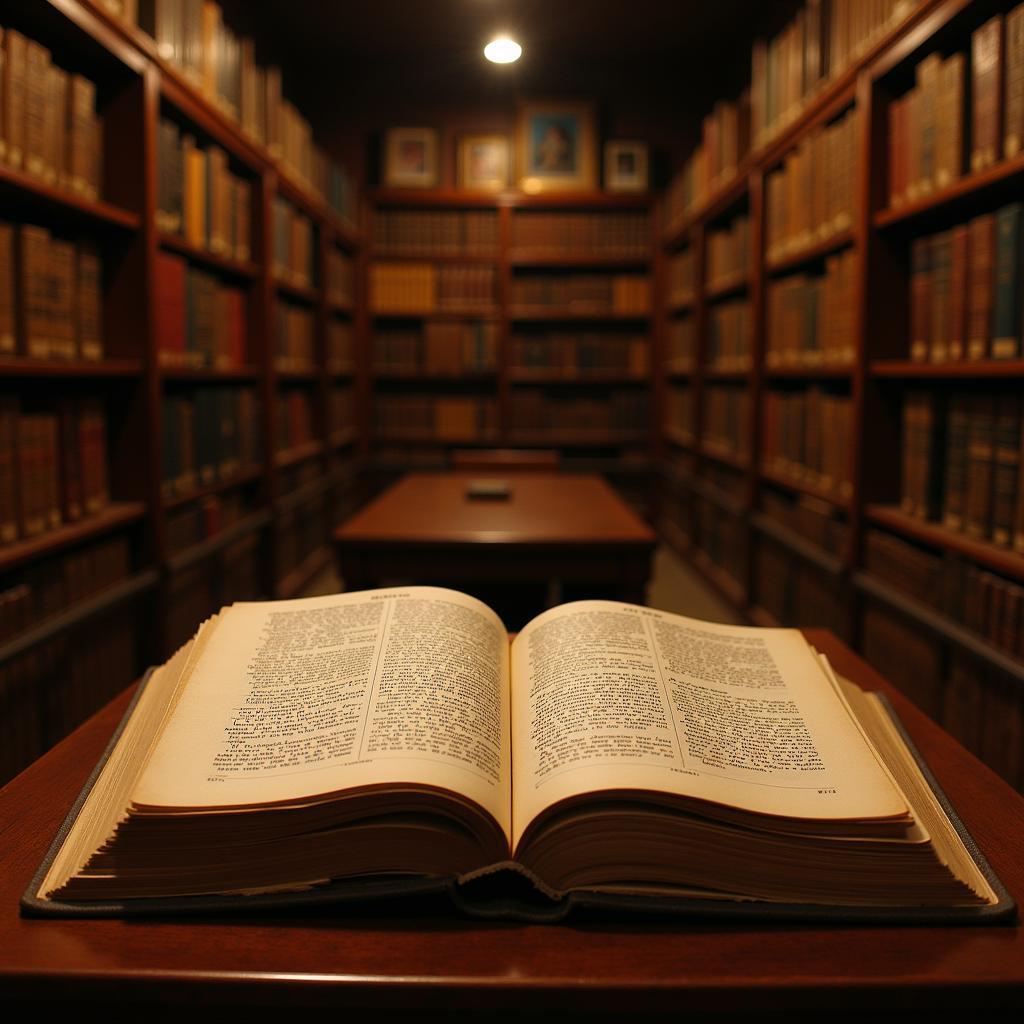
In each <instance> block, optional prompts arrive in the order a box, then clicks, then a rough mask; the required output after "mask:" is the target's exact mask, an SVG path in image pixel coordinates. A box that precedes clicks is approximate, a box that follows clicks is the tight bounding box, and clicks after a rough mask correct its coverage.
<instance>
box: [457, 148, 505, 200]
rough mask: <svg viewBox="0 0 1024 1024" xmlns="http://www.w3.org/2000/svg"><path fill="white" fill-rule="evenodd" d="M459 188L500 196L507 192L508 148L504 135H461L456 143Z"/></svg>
mask: <svg viewBox="0 0 1024 1024" xmlns="http://www.w3.org/2000/svg"><path fill="white" fill-rule="evenodd" d="M458 157H459V158H458V161H457V163H458V173H459V188H464V189H468V190H470V191H473V192H500V191H501V190H502V189H503V188H508V174H509V159H508V158H509V144H508V137H507V136H505V135H463V136H462V137H461V138H460V139H459V154H458Z"/></svg>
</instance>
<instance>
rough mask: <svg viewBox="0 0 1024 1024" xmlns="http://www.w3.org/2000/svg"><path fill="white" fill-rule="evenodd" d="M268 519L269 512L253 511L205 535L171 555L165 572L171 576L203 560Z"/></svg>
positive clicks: (253, 530) (267, 524)
mask: <svg viewBox="0 0 1024 1024" xmlns="http://www.w3.org/2000/svg"><path fill="white" fill-rule="evenodd" d="M270 521H271V516H270V513H269V512H267V511H262V512H254V513H253V514H252V515H249V516H246V517H245V519H243V520H242V521H241V522H238V523H235V524H234V525H232V526H228V527H226V528H225V529H223V530H221V531H220V533H217V534H215V535H214V536H212V537H207V538H206V540H202V541H200V542H199V543H198V544H193V545H192V546H191V547H189V548H186V549H185V550H184V551H181V552H178V553H177V554H174V555H171V556H170V557H169V558H167V559H166V560H165V562H164V565H165V567H166V569H167V572H168V573H169V574H170V575H171V576H175V575H178V574H180V573H182V572H184V571H185V570H186V569H190V568H191V567H192V566H194V565H197V564H199V563H200V562H205V561H206V560H207V559H209V558H213V557H214V556H215V555H217V554H219V553H220V552H221V551H223V550H224V548H227V547H230V546H231V545H232V544H234V543H235V542H236V541H239V540H241V539H242V538H243V537H248V536H249V534H251V533H255V532H256V531H258V530H262V529H263V528H264V527H266V526H269V525H270Z"/></svg>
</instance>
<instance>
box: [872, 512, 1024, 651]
mask: <svg viewBox="0 0 1024 1024" xmlns="http://www.w3.org/2000/svg"><path fill="white" fill-rule="evenodd" d="M864 567H865V569H867V571H868V572H870V573H871V574H872V575H873V576H876V577H877V578H878V579H880V580H883V581H885V582H886V583H889V584H891V585H892V586H893V587H895V588H896V589H897V590H900V591H902V592H903V593H905V594H907V595H909V596H910V597H912V598H915V599H916V600H918V601H920V602H921V603H922V604H925V605H927V606H928V607H930V608H934V609H935V610H936V611H938V612H941V613H942V614H944V615H947V616H949V617H950V618H951V619H953V620H954V621H955V622H959V623H961V624H962V625H964V626H966V627H967V628H968V629H969V630H971V631H972V632H974V633H975V634H977V635H978V636H979V637H980V638H983V639H984V640H987V641H988V642H989V643H990V644H992V645H993V646H994V647H996V648H997V649H998V650H1000V651H1003V652H1004V653H1005V654H1008V655H1010V656H1011V657H1014V658H1017V659H1019V660H1024V587H1022V586H1021V585H1020V584H1019V583H1018V582H1015V581H1012V580H1008V579H1006V578H1005V577H1003V576H1000V575H998V574H997V573H993V572H988V571H987V570H985V569H981V568H979V567H978V566H977V565H975V564H973V563H972V562H970V561H969V560H967V559H965V558H962V557H961V556H959V555H957V554H955V553H951V552H946V553H942V554H940V553H938V552H936V551H934V550H933V549H931V548H928V547H923V546H921V545H919V544H915V543H913V542H912V541H908V540H905V539H904V538H902V537H897V536H895V535H894V534H891V533H888V532H886V531H884V530H876V529H872V530H868V531H867V535H866V537H865V540H864Z"/></svg>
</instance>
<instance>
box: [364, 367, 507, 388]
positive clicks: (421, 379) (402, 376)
mask: <svg viewBox="0 0 1024 1024" xmlns="http://www.w3.org/2000/svg"><path fill="white" fill-rule="evenodd" d="M497 376H498V371H497V370H473V371H469V370H466V371H463V372H461V373H455V372H453V373H448V372H439V371H437V370H422V371H419V372H412V371H409V372H405V371H398V370H377V371H375V372H374V380H375V381H376V382H378V383H384V382H387V383H388V384H416V385H419V386H420V387H422V388H425V389H426V388H429V387H430V386H431V385H433V384H474V383H476V384H484V383H486V384H493V383H494V381H495V380H496V379H497Z"/></svg>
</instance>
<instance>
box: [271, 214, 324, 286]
mask: <svg viewBox="0 0 1024 1024" xmlns="http://www.w3.org/2000/svg"><path fill="white" fill-rule="evenodd" d="M273 223H274V252H273V274H274V278H275V279H276V280H277V281H281V282H284V283H285V284H293V285H298V286H300V287H303V288H312V287H313V286H314V282H315V275H316V269H315V268H316V233H315V231H314V230H313V222H312V221H311V220H310V219H309V217H307V216H306V215H305V214H303V213H299V211H298V210H296V209H295V207H294V206H293V205H292V204H291V203H289V202H288V200H287V199H284V198H282V197H281V196H276V197H275V198H274V209H273Z"/></svg>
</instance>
